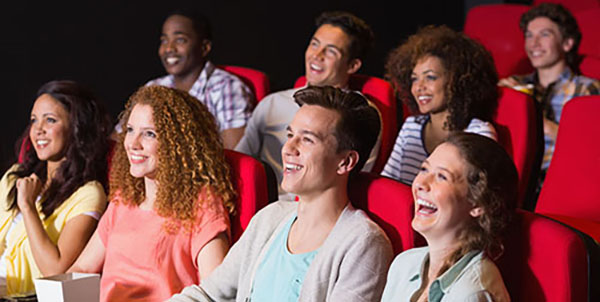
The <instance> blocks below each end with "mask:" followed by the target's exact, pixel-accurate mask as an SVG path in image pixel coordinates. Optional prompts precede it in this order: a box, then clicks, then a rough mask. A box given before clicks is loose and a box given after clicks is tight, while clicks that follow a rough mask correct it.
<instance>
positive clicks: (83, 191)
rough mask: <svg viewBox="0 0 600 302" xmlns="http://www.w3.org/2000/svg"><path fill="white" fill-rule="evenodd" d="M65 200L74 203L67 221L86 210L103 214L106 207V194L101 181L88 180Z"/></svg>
mask: <svg viewBox="0 0 600 302" xmlns="http://www.w3.org/2000/svg"><path fill="white" fill-rule="evenodd" d="M65 202H70V203H73V206H72V207H71V209H70V210H69V213H68V214H67V217H66V221H69V220H71V219H73V218H74V217H77V216H79V215H81V214H83V213H86V212H96V213H99V214H102V213H103V212H104V209H105V208H106V194H105V193H104V189H103V188H102V185H100V183H98V182H96V181H94V182H88V183H86V184H85V185H83V186H82V187H81V188H79V189H77V191H75V192H74V193H73V194H72V195H71V196H70V197H69V199H67V201H65Z"/></svg>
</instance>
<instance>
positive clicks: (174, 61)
mask: <svg viewBox="0 0 600 302" xmlns="http://www.w3.org/2000/svg"><path fill="white" fill-rule="evenodd" d="M165 62H167V65H175V64H177V63H179V58H175V57H168V58H166V59H165Z"/></svg>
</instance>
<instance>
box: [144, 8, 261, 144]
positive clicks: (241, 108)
mask: <svg viewBox="0 0 600 302" xmlns="http://www.w3.org/2000/svg"><path fill="white" fill-rule="evenodd" d="M211 38H212V37H211V31H210V25H209V23H208V20H207V19H206V17H204V16H202V15H201V14H199V13H197V12H195V11H184V10H177V11H173V12H172V13H170V14H169V15H168V16H167V18H166V20H165V22H164V23H163V27H162V34H161V36H160V46H159V48H158V55H159V57H160V61H161V63H162V64H163V66H164V67H165V70H166V71H167V73H169V74H168V75H167V76H164V77H161V78H158V79H154V80H151V81H150V82H148V83H147V84H146V85H162V86H167V87H172V88H177V89H180V90H183V91H187V92H188V93H189V94H191V95H192V96H194V97H196V98H197V99H198V100H199V101H200V102H202V103H203V104H204V105H206V107H207V108H208V111H210V113H212V114H213V116H214V117H215V120H216V122H217V126H218V127H219V130H220V131H221V137H222V139H223V144H224V146H225V148H228V149H233V147H235V145H236V144H237V142H238V141H239V140H240V138H241V137H242V135H243V134H244V128H245V127H246V122H247V121H248V119H249V118H250V114H251V112H252V104H253V103H254V96H253V94H252V92H251V91H250V89H249V88H248V87H247V86H246V85H245V84H244V83H242V81H241V80H239V79H238V78H237V77H235V76H234V75H232V74H230V73H228V72H226V71H224V70H222V69H218V68H216V67H215V65H213V64H212V63H211V62H210V61H208V60H207V55H208V53H209V52H210V50H211Z"/></svg>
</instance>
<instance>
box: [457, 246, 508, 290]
mask: <svg viewBox="0 0 600 302" xmlns="http://www.w3.org/2000/svg"><path fill="white" fill-rule="evenodd" d="M448 294H449V296H452V297H455V298H457V301H458V300H460V301H471V300H474V299H475V300H476V298H477V297H489V298H492V300H493V301H509V300H510V298H508V292H507V291H506V288H505V286H504V282H503V281H502V275H501V274H500V271H499V270H498V268H497V267H496V265H495V264H494V262H492V261H491V260H490V259H489V258H487V257H485V256H483V253H479V254H478V255H477V256H476V257H474V258H473V259H472V260H471V261H470V262H469V264H468V265H467V267H466V268H465V269H464V271H463V272H462V274H461V275H460V276H459V277H458V279H457V280H456V282H455V284H454V285H453V286H452V288H450V289H449V292H448ZM477 301H478V300H477Z"/></svg>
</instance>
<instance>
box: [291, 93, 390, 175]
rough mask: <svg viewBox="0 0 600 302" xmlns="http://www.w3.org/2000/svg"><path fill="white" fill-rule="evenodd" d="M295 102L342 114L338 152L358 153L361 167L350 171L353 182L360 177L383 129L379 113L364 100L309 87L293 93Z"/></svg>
mask: <svg viewBox="0 0 600 302" xmlns="http://www.w3.org/2000/svg"><path fill="white" fill-rule="evenodd" d="M294 99H295V100H296V103H298V104H299V105H300V106H302V105H316V106H321V107H323V108H326V109H331V110H334V111H336V112H337V113H339V115H340V118H339V120H338V122H337V125H336V127H335V133H334V136H335V138H336V140H337V150H336V152H341V151H345V150H355V151H357V152H358V163H357V164H356V167H355V168H354V169H352V171H350V178H353V177H354V176H355V175H357V174H358V173H359V172H360V171H361V170H362V168H363V166H364V165H365V163H366V162H367V159H368V158H369V154H370V153H371V149H373V146H374V145H375V142H376V141H377V136H378V134H379V128H380V121H379V114H378V113H377V110H376V109H375V108H373V107H372V106H370V105H369V103H368V102H367V99H365V97H364V96H362V95H360V94H358V93H355V92H345V91H343V90H341V89H339V88H334V87H331V86H324V87H315V86H309V87H307V88H304V89H302V90H299V91H297V92H296V93H294Z"/></svg>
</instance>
